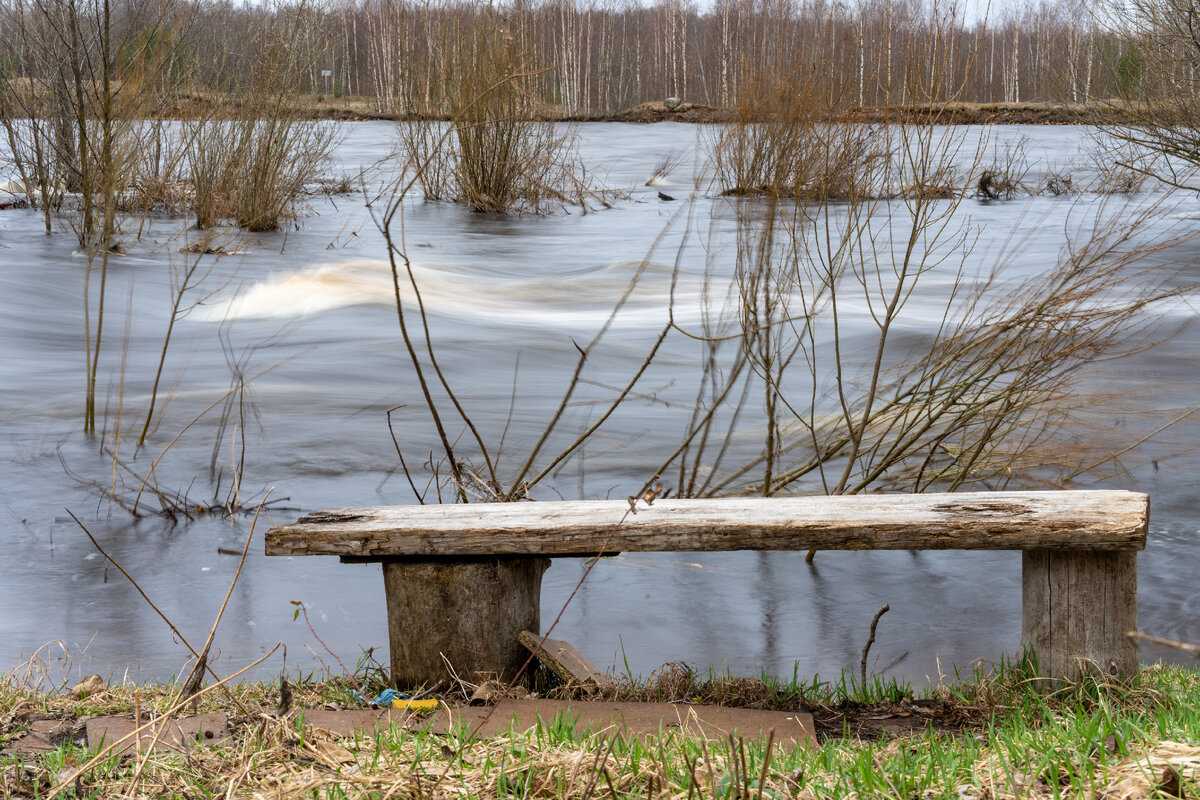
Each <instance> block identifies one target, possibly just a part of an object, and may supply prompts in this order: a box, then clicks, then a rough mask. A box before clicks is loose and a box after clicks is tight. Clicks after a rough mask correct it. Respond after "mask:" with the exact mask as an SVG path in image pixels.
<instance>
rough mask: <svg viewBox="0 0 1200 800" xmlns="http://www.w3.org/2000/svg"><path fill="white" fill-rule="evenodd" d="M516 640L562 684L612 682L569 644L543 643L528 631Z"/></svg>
mask: <svg viewBox="0 0 1200 800" xmlns="http://www.w3.org/2000/svg"><path fill="white" fill-rule="evenodd" d="M518 638H519V639H520V641H521V644H523V645H524V646H525V649H526V650H528V651H529V652H531V653H533V654H534V655H536V656H537V657H538V661H541V662H542V663H543V664H545V665H546V668H547V669H549V670H550V671H551V672H553V673H554V674H555V675H557V676H558V677H559V679H560V680H562V682H563V683H574V684H577V685H584V686H607V685H609V684H611V683H612V682H613V681H612V678H610V677H609V676H607V675H605V674H604V673H603V672H601V671H600V670H599V669H597V668H596V665H595V664H593V663H592V662H591V661H588V659H587V657H586V656H585V655H584V654H583V653H581V652H579V651H578V650H576V649H575V646H574V645H572V644H571V643H570V642H564V641H562V640H560V639H546V640H545V641H544V642H543V641H542V637H541V636H538V635H535V634H532V633H530V632H529V631H521V635H520V636H519V637H518ZM539 642H541V646H540V647H539V646H538V643H539Z"/></svg>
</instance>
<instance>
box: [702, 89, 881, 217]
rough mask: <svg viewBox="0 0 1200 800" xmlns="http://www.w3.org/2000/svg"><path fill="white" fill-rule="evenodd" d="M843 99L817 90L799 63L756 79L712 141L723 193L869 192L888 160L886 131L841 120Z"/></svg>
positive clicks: (805, 195)
mask: <svg viewBox="0 0 1200 800" xmlns="http://www.w3.org/2000/svg"><path fill="white" fill-rule="evenodd" d="M837 105H838V97H837V96H836V95H834V96H829V95H819V94H818V93H817V89H816V87H815V84H814V82H813V74H812V72H811V71H809V70H806V69H804V68H803V67H797V68H795V69H793V70H790V71H788V72H786V73H784V74H782V75H781V76H767V77H763V78H761V79H760V80H757V81H754V82H751V83H750V84H749V85H748V86H747V88H746V89H745V90H744V91H743V92H742V94H741V95H740V96H739V98H738V103H737V106H736V108H735V112H734V113H735V119H734V121H733V122H731V123H730V124H729V125H727V126H724V128H723V129H721V131H720V133H719V134H717V135H716V137H715V139H714V140H713V141H712V142H711V143H710V159H711V161H712V167H713V173H714V179H715V182H716V185H717V187H718V190H719V191H720V192H721V194H724V195H730V196H746V195H765V196H771V197H794V198H797V199H802V200H823V199H827V198H828V199H844V198H847V197H850V196H852V195H855V194H858V193H860V192H862V191H863V185H864V180H865V177H866V173H867V172H868V171H869V170H870V169H871V165H872V163H873V162H877V161H878V160H880V159H885V158H886V144H885V143H886V139H887V137H886V135H884V134H882V133H881V131H879V130H877V129H875V128H874V127H872V126H869V125H844V124H839V123H838V122H837Z"/></svg>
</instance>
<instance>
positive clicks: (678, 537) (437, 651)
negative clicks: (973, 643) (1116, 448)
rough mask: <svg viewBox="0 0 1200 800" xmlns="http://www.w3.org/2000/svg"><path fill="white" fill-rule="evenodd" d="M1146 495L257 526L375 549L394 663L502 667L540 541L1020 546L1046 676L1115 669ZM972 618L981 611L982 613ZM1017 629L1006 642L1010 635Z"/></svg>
mask: <svg viewBox="0 0 1200 800" xmlns="http://www.w3.org/2000/svg"><path fill="white" fill-rule="evenodd" d="M1148 520H1149V499H1148V497H1147V496H1146V495H1144V494H1137V493H1134V492H1124V491H1068V492H971V493H966V492H963V493H956V494H909V495H895V494H893V495H854V496H835V497H776V498H726V499H716V500H678V499H660V500H658V501H657V502H654V503H653V504H652V505H649V506H647V505H646V504H644V503H641V502H639V503H638V504H637V510H636V513H630V504H629V503H628V502H626V501H594V502H593V501H588V502H535V503H486V504H484V503H480V504H469V505H437V506H390V507H379V508H343V509H332V510H328V511H320V512H316V513H313V514H308V515H306V516H304V517H302V518H301V519H300V520H299V522H297V523H295V524H293V525H284V526H280V527H276V528H272V529H271V530H270V531H268V532H267V535H266V552H267V555H271V556H310V555H331V556H340V557H341V558H342V560H343V561H348V562H363V561H379V562H382V563H383V578H384V588H385V591H386V594H387V612H388V628H389V639H390V646H391V668H392V676H393V678H394V679H395V680H396V681H398V682H399V683H400V684H402V685H420V684H424V685H430V684H433V683H435V682H436V681H437V680H439V679H441V678H444V676H445V675H446V666H445V665H446V662H449V663H450V664H452V665H453V666H454V668H455V670H456V671H457V672H458V674H459V675H461V676H462V677H464V678H467V677H468V676H473V675H475V674H476V673H480V672H489V673H495V674H498V675H500V676H503V677H511V676H512V675H513V674H514V672H515V671H516V670H517V669H518V668H519V667H520V665H521V664H522V663H523V662H524V660H525V657H526V654H525V651H524V649H523V648H522V646H521V645H520V644H519V643H518V641H517V636H518V634H519V633H520V632H521V631H522V630H525V629H528V630H531V631H539V630H541V628H540V620H539V605H540V595H541V581H542V573H543V572H544V571H545V570H546V568H547V567H548V566H549V564H550V561H549V558H550V557H555V558H559V557H585V556H592V555H595V554H597V553H600V552H601V551H603V552H604V554H606V555H611V554H615V553H618V552H651V551H725V550H810V549H813V550H1020V551H1022V554H1023V556H1022V585H1023V589H1022V607H1023V620H1022V639H1023V642H1022V644H1023V645H1024V646H1025V647H1029V648H1032V649H1033V651H1034V652H1036V654H1037V657H1038V666H1039V671H1040V672H1041V674H1042V675H1044V676H1046V677H1049V678H1063V677H1071V676H1074V675H1076V674H1078V673H1079V671H1080V670H1081V669H1099V670H1101V671H1103V672H1106V673H1111V674H1117V675H1127V674H1131V673H1133V672H1135V671H1136V670H1137V656H1136V653H1135V650H1134V648H1133V645H1132V643H1131V642H1130V640H1129V639H1128V638H1127V637H1126V635H1125V634H1126V632H1127V631H1131V630H1135V629H1136V628H1137V551H1138V550H1141V549H1143V548H1144V547H1145V545H1146V530H1147V523H1148ZM984 623H985V621H984V620H980V624H984ZM1014 644H1016V643H1014Z"/></svg>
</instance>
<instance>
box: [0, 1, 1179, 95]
mask: <svg viewBox="0 0 1200 800" xmlns="http://www.w3.org/2000/svg"><path fill="white" fill-rule="evenodd" d="M122 2H123V3H125V4H124V5H122V3H118V2H113V1H112V0H109V1H108V2H105V0H40V2H38V3H29V2H26V0H16V1H15V2H14V0H8V2H4V3H3V4H2V5H0V25H3V33H2V41H3V42H4V44H5V46H4V52H3V54H2V55H0V58H2V59H3V62H0V68H3V71H4V74H5V75H7V76H9V77H16V76H18V75H20V74H21V73H25V75H26V76H28V77H39V76H33V75H30V74H29V73H30V72H31V71H37V70H38V69H39V67H38V64H39V63H43V64H45V65H46V67H45V68H56V69H61V68H63V67H62V65H61V64H59V65H58V66H54V65H53V64H52V62H51V59H48V58H41V59H39V58H38V57H37V54H33V53H29V52H24V53H22V52H19V51H21V50H23V49H24V48H25V47H28V44H26V42H29V41H31V40H30V38H29V37H26V36H23V35H22V34H23V32H25V31H27V30H28V26H29V25H30V24H32V23H31V22H30V18H31V17H34V16H37V15H38V14H42V15H44V14H45V9H44V7H45V6H47V5H49V6H54V5H55V4H56V3H57V4H60V5H62V6H64V7H65V6H70V7H71V8H73V9H75V11H74V12H72V13H77V14H82V15H84V16H91V17H93V18H94V17H96V16H99V15H102V14H107V15H111V19H112V21H113V23H115V24H114V26H113V27H114V28H115V29H117V30H118V35H117V37H116V40H117V41H122V42H125V43H127V46H128V45H129V44H130V43H136V46H137V47H138V48H141V49H140V50H139V52H142V53H144V52H147V51H148V49H149V48H148V47H147V41H148V40H156V41H158V42H161V43H162V44H161V46H162V47H169V48H170V50H171V53H172V55H171V57H170V58H168V59H166V64H167V66H165V67H164V69H166V70H168V71H170V72H172V73H174V74H175V75H176V77H177V78H178V77H179V76H180V75H184V76H185V80H183V81H177V82H174V86H176V87H179V88H184V87H190V88H192V89H195V90H200V91H203V90H213V91H223V92H226V91H228V92H235V93H236V92H238V91H240V90H242V89H244V88H245V87H244V86H243V83H244V82H245V81H247V80H253V79H254V77H253V76H256V75H261V74H263V66H264V62H269V61H271V60H272V59H283V60H287V61H288V62H289V63H291V64H293V65H294V66H295V69H294V70H292V71H291V78H290V80H291V86H292V88H294V89H295V90H296V91H300V92H304V93H312V94H324V95H327V96H334V97H336V96H343V95H354V96H363V97H367V98H371V99H373V102H374V104H375V105H376V106H377V107H378V109H379V110H380V111H397V112H400V113H439V112H440V111H441V110H442V105H443V104H444V97H445V93H446V86H447V84H448V82H452V81H454V80H456V79H457V77H456V76H457V75H458V71H459V70H461V68H462V64H461V59H462V57H463V47H461V43H462V42H472V41H475V42H477V41H478V37H479V35H480V34H481V32H489V35H492V34H494V35H495V36H497V37H500V38H501V39H503V41H505V42H506V43H507V45H506V46H509V47H510V48H511V49H512V51H513V52H514V53H516V54H517V57H516V58H515V59H512V60H511V63H514V64H516V65H517V66H518V67H519V69H520V70H522V71H523V72H524V73H525V74H527V75H528V77H529V80H528V81H527V84H526V85H528V86H531V87H533V88H532V89H531V91H533V92H534V93H535V94H536V96H537V100H538V102H540V103H542V104H544V106H545V108H546V110H547V111H548V112H553V113H561V114H565V115H585V114H608V113H614V112H617V111H620V110H622V109H626V108H630V107H632V106H635V105H637V104H639V103H643V102H647V101H653V100H662V99H664V98H667V97H678V98H680V99H682V100H683V101H684V102H689V103H698V104H705V105H712V106H719V107H725V108H728V107H731V106H733V105H735V104H736V103H737V102H738V100H739V97H740V96H742V94H743V93H744V92H746V91H747V90H748V89H750V88H751V86H752V84H753V83H754V81H755V80H759V79H761V78H762V76H790V77H791V78H796V77H799V78H801V79H802V80H803V81H804V82H805V83H806V85H807V86H808V90H807V92H806V94H809V95H810V96H813V95H815V96H823V98H824V99H826V100H828V101H829V102H831V103H833V104H834V105H836V106H840V107H856V106H868V107H878V106H890V105H898V104H907V103H913V102H928V101H942V100H956V101H964V102H974V103H994V102H1010V103H1012V102H1049V103H1061V102H1067V103H1071V102H1084V101H1087V100H1089V99H1094V98H1110V97H1114V96H1118V95H1124V96H1128V95H1129V94H1130V93H1131V92H1135V93H1136V90H1137V89H1138V84H1139V82H1140V81H1142V80H1143V75H1142V70H1141V55H1140V53H1139V50H1138V47H1137V46H1136V44H1135V41H1134V39H1133V38H1131V37H1130V36H1129V35H1127V34H1123V33H1121V32H1119V31H1117V30H1115V29H1114V28H1112V26H1106V25H1104V24H1102V22H1100V21H1098V19H1097V17H1096V16H1095V15H1094V14H1093V13H1092V12H1091V10H1090V6H1089V5H1088V4H1087V3H1086V2H1085V0H1043V2H1041V3H1038V4H1033V3H1026V4H1019V5H1016V6H1015V7H1009V8H1006V10H1003V11H1001V12H1000V13H999V14H998V15H997V16H995V17H994V18H993V19H991V20H989V21H987V22H986V23H979V22H973V23H971V24H967V23H966V22H965V21H964V20H963V17H962V10H961V8H958V7H956V6H955V5H953V4H939V3H937V2H934V3H922V2H914V1H913V0H865V2H863V3H862V4H861V5H848V4H843V3H829V2H822V1H820V0H813V1H811V2H809V1H806V0H763V1H762V2H755V0H716V3H715V5H714V6H713V7H712V8H711V9H706V10H699V9H698V8H697V7H696V6H695V4H693V3H688V2H683V1H682V0H658V2H656V3H653V4H647V5H642V4H639V3H638V2H635V0H574V2H565V1H561V0H560V1H559V2H542V3H537V2H534V3H530V2H524V1H523V0H516V2H513V3H511V4H504V5H496V4H479V3H454V2H406V1H405V0H331V1H330V2H326V3H299V4H296V3H291V4H288V3H277V4H262V5H258V4H245V5H233V4H231V3H228V2H199V3H163V2H161V0H160V1H159V2H157V3H156V2H149V3H147V2H137V3H133V2H130V0H122ZM93 21H94V19H93ZM83 27H84V28H85V30H86V29H87V26H83ZM90 29H91V30H98V29H100V27H99V26H92V27H91V28H90ZM35 38H36V37H35ZM85 49H86V48H85ZM468 55H469V54H468ZM1181 68H1183V69H1194V66H1193V65H1190V64H1188V65H1185V66H1182V67H1181ZM41 77H43V78H44V76H41ZM1189 77H1190V76H1189Z"/></svg>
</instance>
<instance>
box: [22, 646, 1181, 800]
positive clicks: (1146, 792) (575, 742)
mask: <svg viewBox="0 0 1200 800" xmlns="http://www.w3.org/2000/svg"><path fill="white" fill-rule="evenodd" d="M291 689H292V699H291V708H290V710H288V711H287V712H286V713H282V714H280V713H279V711H280V709H279V703H280V696H279V691H278V690H279V687H278V686H275V685H263V684H249V683H247V684H238V685H236V686H232V687H231V688H230V690H229V692H227V693H225V694H222V693H221V692H220V691H215V692H210V693H208V694H207V695H205V696H204V697H203V698H201V700H200V702H199V710H200V711H206V710H207V711H215V710H222V711H225V712H228V713H229V715H230V719H231V722H232V726H233V730H234V735H233V736H232V737H231V738H229V739H227V740H225V741H224V742H222V743H221V744H220V745H219V746H199V747H195V748H192V749H190V750H189V752H186V753H154V754H148V753H147V754H143V755H142V756H141V757H140V758H139V757H137V756H134V755H130V756H126V757H123V758H120V757H116V756H108V757H105V758H102V759H100V760H99V761H98V762H97V763H96V764H94V765H92V766H91V767H89V768H88V769H87V770H86V771H82V772H80V768H81V767H83V766H85V765H86V764H87V762H88V760H89V759H90V758H91V757H92V756H93V755H94V753H91V752H89V751H87V750H86V749H83V748H79V747H77V746H75V745H73V744H70V743H67V744H64V745H62V746H60V747H59V748H58V749H56V750H54V751H53V752H50V753H48V754H45V755H40V756H35V757H23V758H22V757H15V756H5V757H4V758H3V760H2V761H0V794H3V796H6V797H31V798H32V797H37V798H46V797H49V796H51V793H52V787H57V786H63V787H64V789H63V793H62V795H61V796H76V797H180V798H182V797H216V796H220V797H284V798H292V797H319V798H342V797H380V798H382V797H393V798H394V797H400V798H431V799H432V798H443V797H445V798H449V797H472V798H501V797H504V798H508V797H514V798H515V797H546V798H550V797H578V798H591V797H597V798H606V797H611V798H625V797H630V798H633V797H639V798H647V797H649V798H659V797H664V798H665V797H671V798H681V799H682V798H689V799H690V798H697V799H698V800H699V799H701V798H709V799H710V800H719V799H723V798H734V797H737V798H747V799H748V798H759V797H767V798H785V797H798V798H825V797H829V798H835V797H836V798H844V797H890V798H905V800H908V798H927V797H947V798H980V799H982V798H1008V797H1034V798H1043V797H1044V798H1052V797H1080V798H1083V797H1087V798H1091V797H1107V798H1142V797H1197V796H1200V672H1197V671H1196V670H1189V669H1182V668H1176V667H1148V668H1146V669H1144V670H1143V672H1142V673H1141V675H1140V676H1139V677H1138V678H1136V679H1134V680H1132V681H1129V682H1125V683H1117V682H1097V681H1088V682H1084V683H1080V684H1078V685H1074V686H1068V687H1065V688H1062V689H1060V690H1059V691H1057V692H1054V693H1049V694H1047V693H1043V692H1040V691H1039V690H1038V688H1037V685H1036V681H1034V680H1033V679H1032V678H1031V677H1030V675H1029V674H1028V673H1027V672H1025V671H1023V670H1021V669H1011V668H1010V669H1006V670H1003V671H1001V672H1000V673H999V674H995V675H989V676H983V675H976V676H975V678H974V679H973V680H971V681H967V682H962V683H952V684H944V685H942V686H939V687H937V688H936V689H933V690H931V691H927V692H924V693H920V694H915V695H914V693H913V692H912V691H911V690H910V689H909V688H908V687H906V686H903V685H901V684H897V683H895V682H881V681H875V682H871V683H869V685H868V686H867V687H866V688H865V689H864V688H862V687H853V686H851V687H848V686H846V685H845V684H841V685H838V686H831V685H829V684H821V683H815V684H799V683H788V684H779V683H774V682H763V681H754V680H747V679H733V678H727V677H720V676H703V679H702V676H698V675H696V674H695V673H692V672H690V671H688V670H686V669H680V668H674V669H666V670H664V671H662V672H661V673H658V674H656V675H655V676H652V678H651V679H650V680H648V681H645V682H641V683H638V684H632V683H626V684H625V685H624V686H622V687H620V688H619V689H617V690H615V691H614V693H612V694H610V697H615V696H618V695H619V696H620V697H622V698H623V699H631V698H642V699H647V700H658V701H661V700H663V699H674V700H684V701H705V702H715V701H722V702H726V703H729V704H742V705H750V706H754V707H785V708H791V709H797V708H799V709H808V710H810V711H811V712H812V713H813V715H814V717H815V719H816V720H817V723H818V731H819V734H818V741H817V743H816V744H815V745H813V746H811V747H808V748H798V749H795V750H792V751H788V750H784V749H782V748H779V747H775V746H773V744H772V743H771V742H769V741H768V742H762V741H749V740H743V739H741V738H735V737H730V738H728V739H708V740H704V739H700V738H696V737H691V736H684V735H681V734H679V733H678V732H672V731H669V730H668V731H665V732H663V733H662V734H661V735H660V736H657V737H651V738H648V739H644V740H634V741H615V740H612V739H609V738H606V737H604V736H602V735H591V736H582V737H580V736H576V735H574V734H572V733H571V730H570V726H569V725H563V724H555V723H554V722H552V721H548V722H546V723H545V724H543V725H540V726H538V727H536V728H534V729H532V730H529V731H525V732H513V733H510V734H508V735H505V736H498V737H493V738H490V739H486V740H482V741H471V740H469V739H468V738H467V737H466V736H465V735H459V736H437V735H434V734H430V733H422V732H409V731H405V730H397V729H393V730H391V731H387V732H380V733H377V734H374V735H359V736H356V737H349V738H337V737H334V736H332V735H331V734H329V733H327V732H325V731H322V730H319V729H316V728H312V727H308V726H306V725H305V724H304V722H303V716H302V714H303V712H302V710H301V709H303V708H317V707H321V706H326V707H328V706H329V705H341V704H344V703H346V702H347V700H348V698H349V693H348V685H347V684H346V683H345V682H344V681H341V680H329V681H321V682H312V681H297V682H293V683H292V686H291ZM551 691H552V692H553V691H555V690H551ZM556 691H558V692H559V693H561V692H562V690H561V689H559V690H556ZM176 692H177V687H175V686H173V685H154V686H142V687H132V686H124V687H117V688H110V689H107V690H105V691H102V692H100V693H98V694H95V695H92V696H90V697H88V698H86V699H78V698H76V697H73V696H69V695H68V694H65V693H62V692H58V693H39V692H35V691H31V690H29V689H28V688H24V687H22V686H21V685H20V682H19V681H17V680H16V678H15V677H14V676H6V677H5V679H4V680H3V682H2V683H0V744H2V745H6V744H8V743H10V742H11V741H13V740H14V739H15V738H17V737H18V736H19V735H20V732H21V730H22V728H23V727H26V726H28V725H29V724H30V722H29V721H30V720H32V719H44V718H46V717H47V716H55V717H65V718H79V717H83V716H87V715H96V714H126V715H130V714H132V711H133V708H134V705H135V704H137V705H139V706H140V708H141V710H142V713H143V714H144V715H148V714H152V713H156V712H162V711H165V710H166V709H168V708H169V707H170V706H171V705H172V704H173V700H174V697H175V693H176ZM135 695H136V696H135ZM446 699H447V700H449V701H450V702H453V700H454V698H453V697H448V698H446ZM888 718H892V719H906V718H907V719H909V720H911V724H910V725H909V726H908V728H909V730H908V731H907V732H899V731H901V730H902V728H899V727H897V728H895V729H893V730H891V732H887V731H886V730H881V729H880V728H878V727H870V726H865V727H864V726H863V725H862V723H863V722H866V721H870V720H875V721H878V720H880V719H888ZM839 720H840V723H841V724H840V726H839V725H838V721H839ZM868 730H869V731H870V733H867V732H866V731H868ZM856 732H857V733H858V734H860V735H856Z"/></svg>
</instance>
